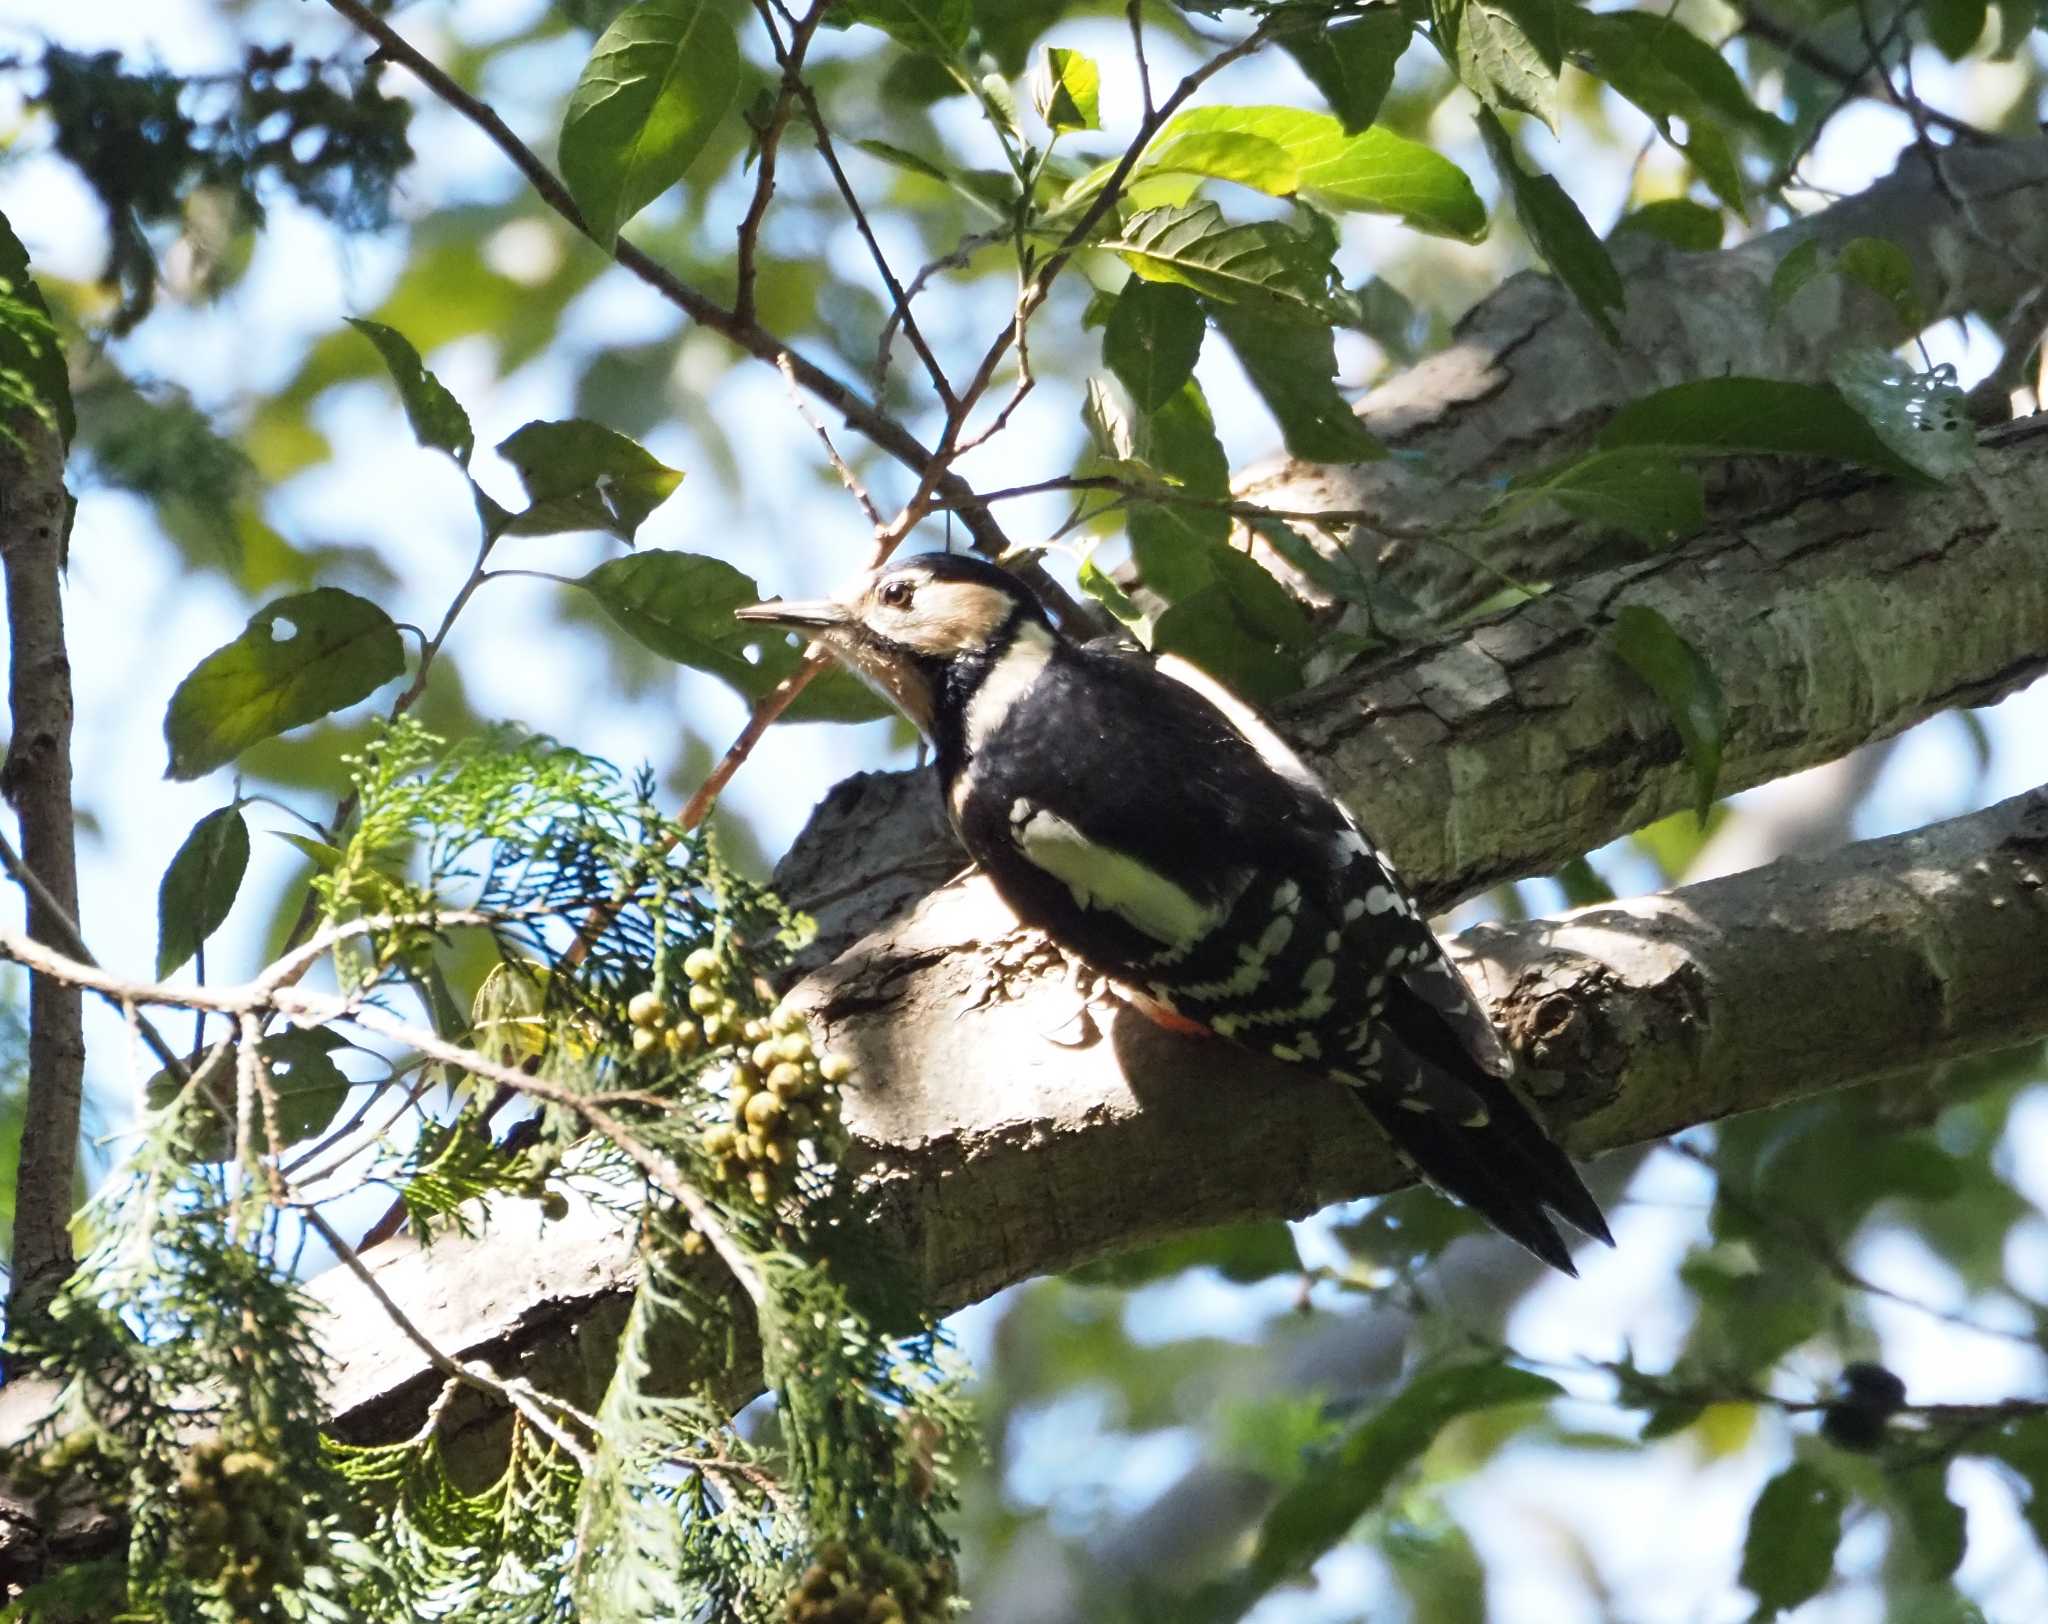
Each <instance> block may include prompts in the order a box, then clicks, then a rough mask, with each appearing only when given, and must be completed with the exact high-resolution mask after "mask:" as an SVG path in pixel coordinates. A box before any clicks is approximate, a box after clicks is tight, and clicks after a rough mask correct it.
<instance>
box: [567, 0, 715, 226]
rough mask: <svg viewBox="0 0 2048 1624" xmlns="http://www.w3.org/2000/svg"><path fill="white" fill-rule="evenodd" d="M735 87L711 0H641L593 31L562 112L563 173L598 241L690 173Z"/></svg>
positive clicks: (571, 192) (586, 224)
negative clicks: (596, 33)
mask: <svg viewBox="0 0 2048 1624" xmlns="http://www.w3.org/2000/svg"><path fill="white" fill-rule="evenodd" d="M739 88H740V48H739V40H738V38H737V36H735V35H734V33H733V27H732V24H731V22H729V21H728V20H727V18H726V14H725V12H724V10H723V9H722V8H720V7H719V6H717V5H715V4H713V3H712V0H641V3H640V4H638V5H635V6H628V7H627V8H626V9H625V10H624V11H622V12H620V13H619V15H618V16H617V18H615V19H614V20H613V22H612V25H611V27H609V28H607V29H606V30H605V31H604V33H603V34H602V35H600V36H599V37H598V41H597V48H596V49H595V50H594V51H592V52H591V54H590V60H589V61H588V62H587V63H585V64H584V67H583V73H582V76H581V77H580V78H578V79H577V81H576V89H575V90H574V92H572V93H571V95H570V97H569V106H568V110H567V112H566V113H564V115H563V118H562V138H561V145H560V148H559V152H560V159H561V166H562V179H563V180H564V181H565V182H566V183H567V184H568V187H569V193H570V195H571V196H572V197H574V198H575V199H576V207H577V208H578V209H579V210H581V211H582V214H583V223H584V226H585V227H586V229H588V231H589V232H590V235H591V236H592V238H594V239H595V240H596V242H597V244H598V246H599V247H601V248H604V249H607V250H609V249H610V247H611V245H612V243H613V242H614V240H616V238H617V237H618V234H619V228H620V227H621V226H623V225H625V223H626V222H627V221H628V220H630V219H632V218H633V216H634V215H636V214H638V213H639V212H640V211H641V210H642V209H644V208H646V207H647V205H648V204H650V203H652V202H653V201H654V200H655V199H656V198H657V197H659V196H661V194H662V193H663V192H665V191H667V190H668V189H669V188H670V187H671V186H673V185H675V184H676V182H678V181H679V180H681V179H682V178H683V176H684V175H685V174H686V173H688V171H689V168H690V165H691V164H692V163H694V162H695V161H696V159H697V155H698V154H699V153H700V152H702V151H703V150H704V145H705V143H706V142H707V141H708V140H710V138H711V133H712V131H713V130H714V129H716V128H717V126H718V121H719V120H720V119H722V118H723V117H724V116H725V114H726V112H727V110H728V109H729V108H730V107H731V106H732V104H733V99H734V98H735V97H736V96H737V95H738V94H739Z"/></svg>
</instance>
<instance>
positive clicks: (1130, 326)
mask: <svg viewBox="0 0 2048 1624" xmlns="http://www.w3.org/2000/svg"><path fill="white" fill-rule="evenodd" d="M1205 326H1206V324H1205V323H1204V321H1203V319H1202V302H1201V300H1200V299H1198V298H1196V297H1195V295H1194V293H1193V292H1192V291H1190V290H1189V289H1187V288H1185V287H1182V286H1180V285H1179V284H1177V283H1173V282H1147V281H1146V280H1145V279H1144V278H1143V277H1138V276H1134V277H1132V278H1131V279H1130V281H1128V282H1127V283H1125V284H1124V289H1123V291H1122V292H1121V293H1119V294H1118V295H1117V296H1116V301H1115V303H1114V305H1113V306H1112V308H1111V310H1110V313H1109V321H1108V323H1107V324H1106V325H1105V326H1104V328H1103V330H1102V359H1103V361H1104V362H1105V363H1106V364H1107V365H1108V367H1109V370H1110V371H1112V372H1114V373H1115V374H1116V376H1117V381H1118V382H1119V383H1121V384H1122V385H1123V386H1124V387H1125V388H1126V389H1128V390H1129V391H1130V392H1131V399H1132V400H1134V401H1136V402H1137V403H1138V406H1139V408H1140V409H1141V410H1143V411H1148V412H1150V411H1157V410H1158V409H1159V408H1160V407H1161V406H1164V405H1165V404H1166V403H1167V402H1168V401H1169V400H1171V399H1172V398H1173V397H1174V396H1175V395H1177V394H1179V393H1180V388H1181V385H1182V384H1184V383H1186V382H1187V381H1188V379H1190V378H1191V377H1193V376H1194V374H1195V361H1196V358H1197V357H1198V356H1200V355H1201V353H1202V334H1203V332H1204V331H1205Z"/></svg>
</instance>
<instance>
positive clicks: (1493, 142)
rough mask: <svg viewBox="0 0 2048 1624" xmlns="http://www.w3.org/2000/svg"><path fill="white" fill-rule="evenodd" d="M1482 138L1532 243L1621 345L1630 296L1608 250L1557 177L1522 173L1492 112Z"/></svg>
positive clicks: (1483, 117) (1485, 111)
mask: <svg viewBox="0 0 2048 1624" xmlns="http://www.w3.org/2000/svg"><path fill="white" fill-rule="evenodd" d="M1479 133H1480V135H1481V136H1482V137H1484V138H1485V141H1486V150H1487V151H1488V153H1490V154H1491V155H1492V157H1493V165H1494V168H1495V169H1496V170H1498V171H1499V172H1500V177H1501V179H1502V180H1503V181H1505V182H1506V183H1507V186H1508V190H1509V191H1510V192H1511V193H1513V195H1514V199H1515V215H1516V218H1518V219H1519V220H1520V221H1521V222H1522V229H1523V230H1524V231H1526V232H1527V233H1528V234H1529V241H1530V243H1531V244H1532V245H1533V246H1534V248H1535V249H1536V252H1537V253H1539V254H1541V255H1542V256H1543V258H1544V260H1545V261H1546V262H1547V263H1548V264H1549V266H1550V269H1551V271H1552V273H1553V274H1554V275H1555V276H1556V277H1557V279H1558V280H1559V281H1560V282H1562V283H1563V284H1564V285H1565V286H1566V287H1567V288H1569V289H1570V290H1571V294H1572V297H1573V298H1575V299H1577V300H1578V301H1579V307H1580V308H1581V309H1582V310H1584V311H1585V312H1586V314H1587V315H1588V316H1590V317H1592V318H1593V322H1594V325H1596V326H1597V327H1598V328H1599V329H1600V331H1601V332H1603V333H1605V334H1606V335H1607V338H1608V341H1609V342H1610V343H1613V344H1619V343H1620V342H1621V334H1620V333H1619V332H1618V331H1617V330H1616V328H1615V325H1614V312H1617V311H1619V310H1621V309H1623V308H1624V307H1625V306H1626V304H1627V302H1628V293H1627V290H1626V289H1625V288H1623V286H1622V282H1621V273H1620V272H1619V271H1617V270H1616V269H1615V268H1614V261H1613V260H1612V259H1610V258H1608V255H1607V249H1606V246H1605V245H1604V244H1603V243H1602V242H1601V241H1600V239H1599V238H1598V237H1597V236H1595V235H1594V233H1593V228H1592V227H1591V226H1589V225H1587V224H1586V217H1585V216H1584V215H1583V214H1581V213H1579V206H1578V205H1577V204H1576V203H1574V202H1573V201H1572V200H1571V196H1570V194H1569V193H1567V192H1566V191H1565V189H1564V188H1563V187H1562V186H1560V185H1558V183H1557V181H1556V179H1555V178H1554V177H1552V176H1550V175H1531V174H1529V173H1528V172H1526V171H1525V170H1524V169H1523V168H1522V163H1521V160H1520V159H1519V158H1518V157H1516V155H1515V148H1514V143H1513V142H1512V141H1510V140H1509V139H1508V132H1507V131H1506V130H1505V129H1504V128H1502V126H1501V122H1500V120H1499V119H1497V118H1495V117H1494V115H1493V113H1492V111H1491V109H1489V108H1484V107H1482V108H1481V109H1480V110H1479Z"/></svg>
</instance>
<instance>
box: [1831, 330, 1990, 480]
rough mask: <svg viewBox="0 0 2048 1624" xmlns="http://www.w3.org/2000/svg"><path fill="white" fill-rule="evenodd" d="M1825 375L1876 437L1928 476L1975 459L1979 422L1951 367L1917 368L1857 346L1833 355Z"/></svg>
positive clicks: (1943, 474)
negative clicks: (1977, 424)
mask: <svg viewBox="0 0 2048 1624" xmlns="http://www.w3.org/2000/svg"><path fill="white" fill-rule="evenodd" d="M1828 375H1829V376H1830V377H1831V378H1833V379H1834V381H1835V387H1836V388H1837V389H1839V390H1841V392H1842V398H1843V399H1844V400H1846V401H1847V402H1848V403H1849V404H1850V406H1852V407H1854V408H1855V410H1856V411H1857V413H1858V414H1860V415H1861V416H1862V418H1863V420H1864V421H1865V422H1866V423H1868V424H1869V425H1870V426H1871V427H1872V428H1873V429H1875V430H1876V431H1877V434H1878V437H1879V438H1880V439H1881V440H1883V441H1884V443H1885V444H1886V445H1888V446H1890V447H1891V448H1892V450H1894V451H1896V452H1897V453H1898V454H1899V455H1900V456H1901V457H1903V458H1904V459H1905V460H1906V461H1907V462H1909V463H1911V464H1912V465H1913V466H1914V467H1915V468H1917V469H1918V470H1919V471H1920V472H1921V473H1923V474H1925V475H1926V476H1927V477H1928V478H1930V479H1948V478H1951V477H1952V476H1954V475H1956V474H1959V473H1961V472H1962V471H1963V470H1964V469H1965V468H1968V467H1969V466H1970V465H1971V464H1972V463H1974V462H1975V461H1976V460H1977V426H1976V424H1975V423H1973V422H1972V421H1971V420H1970V409H1969V402H1968V400H1967V399H1966V398H1965V397H1964V395H1963V391H1962V390H1961V389H1960V388H1959V387H1958V386H1957V384H1956V369H1955V368H1954V367H1953V366H1950V365H1948V364H1946V363H1944V364H1943V365H1941V366H1938V367H1936V368H1934V369H1933V370H1932V371H1931V372H1915V371H1914V370H1913V369H1912V368H1911V367H1909V366H1907V365H1906V364H1905V363H1904V362H1903V361H1901V360H1900V359H1899V358H1898V357H1897V356H1896V355H1893V354H1892V353H1891V352H1890V351H1888V350H1880V349H1878V348H1876V347H1875V346H1874V345H1859V346H1858V347H1856V348H1854V349H1850V350H1845V351H1844V352H1843V353H1842V354H1840V355H1838V356H1836V357H1835V359H1834V361H1833V362H1832V363H1830V365H1829V367H1828Z"/></svg>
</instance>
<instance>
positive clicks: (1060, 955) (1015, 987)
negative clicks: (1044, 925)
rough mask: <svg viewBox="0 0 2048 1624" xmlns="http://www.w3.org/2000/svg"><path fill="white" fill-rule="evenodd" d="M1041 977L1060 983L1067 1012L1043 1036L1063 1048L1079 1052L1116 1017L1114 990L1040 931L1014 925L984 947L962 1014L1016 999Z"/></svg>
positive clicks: (1095, 1038)
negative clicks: (979, 968) (1065, 999)
mask: <svg viewBox="0 0 2048 1624" xmlns="http://www.w3.org/2000/svg"><path fill="white" fill-rule="evenodd" d="M1045 977H1053V978H1056V979H1057V980H1058V981H1059V983H1060V986H1061V988H1062V990H1063V992H1064V993H1065V994H1066V998H1067V1009H1066V1012H1065V1013H1064V1014H1062V1015H1061V1016H1060V1017H1059V1018H1058V1019H1057V1020H1055V1021H1054V1022H1053V1024H1052V1025H1051V1026H1049V1027H1048V1028H1047V1029H1046V1030H1045V1031H1044V1033H1043V1034H1042V1036H1044V1037H1045V1038H1046V1040H1047V1041H1048V1042H1052V1043H1057V1044H1059V1045H1060V1046H1061V1047H1062V1048H1068V1049H1084V1048H1086V1047H1087V1046H1088V1045H1090V1044H1091V1043H1094V1042H1096V1041H1098V1040H1099V1039H1100V1038H1101V1036H1102V1034H1103V1031H1104V1030H1105V1029H1106V1028H1107V1026H1108V1023H1109V1021H1110V1019H1111V1017H1113V1016H1114V1015H1115V1013H1116V1006H1117V1004H1118V1002H1119V1001H1120V1000H1119V998H1118V993H1117V989H1116V988H1115V987H1113V986H1112V985H1111V983H1110V982H1109V981H1107V980H1106V979H1104V978H1103V977H1102V976H1100V975H1098V974H1096V972H1095V971H1093V970H1091V969H1089V968H1088V967H1087V966H1086V965H1085V964H1083V963H1082V962H1081V961H1080V960H1079V959H1077V958H1073V957H1071V956H1070V955H1068V954H1067V953H1064V952H1062V951H1061V950H1060V948H1059V946H1058V945H1057V944H1056V943H1054V942H1053V940H1052V938H1050V937H1049V936H1047V935H1046V934H1045V933H1044V932H1043V931H1040V930H1033V929H1031V928H1030V927H1029V926H1027V925H1019V926H1018V927H1017V928H1016V929H1015V930H1013V931H1011V932H1010V933H1009V934H1008V935H1007V936H1005V937H1003V938H1002V939H1001V940H1000V941H997V942H993V943H991V944H990V945H989V947H988V949H987V951H986V953H985V954H984V955H983V957H982V969H981V974H980V976H979V977H978V979H977V981H976V984H975V986H974V990H973V994H972V996H971V997H970V998H969V999H968V1002H967V1004H966V1006H965V1007H964V1008H963V1009H962V1010H961V1013H962V1014H966V1013H967V1012H968V1011H969V1010H976V1009H986V1008H988V1007H989V1006H990V1005H993V1004H1002V1003H1008V1002H1009V1001H1010V1000H1012V999H1014V998H1020V997H1022V996H1023V991H1022V989H1023V988H1024V986H1025V985H1027V984H1028V983H1031V982H1034V981H1037V980H1040V979H1042V978H1045Z"/></svg>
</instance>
